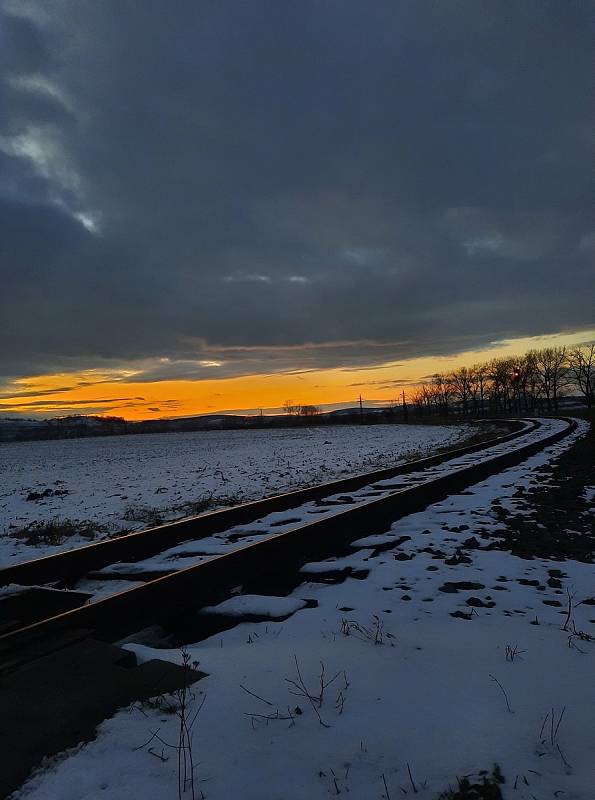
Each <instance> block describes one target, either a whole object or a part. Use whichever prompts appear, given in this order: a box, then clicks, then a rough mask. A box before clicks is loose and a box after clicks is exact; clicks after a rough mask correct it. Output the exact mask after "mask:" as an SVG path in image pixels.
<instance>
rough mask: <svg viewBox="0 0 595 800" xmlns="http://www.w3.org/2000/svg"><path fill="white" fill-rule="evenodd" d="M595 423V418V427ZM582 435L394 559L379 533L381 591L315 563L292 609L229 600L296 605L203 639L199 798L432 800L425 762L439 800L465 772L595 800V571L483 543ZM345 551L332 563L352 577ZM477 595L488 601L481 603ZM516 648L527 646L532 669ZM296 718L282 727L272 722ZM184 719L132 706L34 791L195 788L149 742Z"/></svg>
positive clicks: (144, 651)
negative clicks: (552, 579) (326, 573)
mask: <svg viewBox="0 0 595 800" xmlns="http://www.w3.org/2000/svg"><path fill="white" fill-rule="evenodd" d="M585 427H586V426H585V423H579V431H578V433H577V434H576V436H578V435H580V434H581V433H582V432H583V431H584V430H585ZM569 444H570V442H569V440H568V439H567V440H565V441H563V442H561V443H559V444H557V445H554V446H551V447H549V448H548V449H547V450H546V451H544V452H542V453H539V454H538V455H536V456H534V457H531V458H530V459H528V460H526V461H525V462H524V463H523V464H521V465H519V466H517V467H513V468H510V469H508V470H506V471H504V472H502V473H500V474H498V475H496V476H493V477H491V478H489V479H487V480H485V481H483V482H481V483H479V484H477V485H475V486H473V487H471V488H470V489H469V490H468V493H465V494H461V495H454V496H451V497H450V498H448V499H447V500H444V501H443V502H441V503H436V504H434V505H432V506H430V507H428V508H427V509H426V510H424V511H422V512H419V513H416V514H412V515H410V516H408V517H405V518H403V519H401V520H399V521H397V522H395V523H394V525H393V526H392V530H391V531H390V532H389V533H392V534H393V535H394V536H396V537H399V540H401V539H400V537H403V536H410V537H411V539H410V540H407V541H403V542H402V544H401V545H399V546H396V547H395V548H394V550H390V549H389V550H387V549H385V547H384V546H385V545H386V544H387V542H388V537H389V533H387V534H386V538H385V539H383V538H382V537H377V536H375V535H374V536H369V535H367V532H366V531H365V530H362V531H361V534H362V535H361V539H360V541H359V542H354V543H353V545H352V549H353V550H354V554H353V556H354V559H355V561H353V562H350V563H352V564H353V563H357V565H358V567H362V566H363V567H365V568H366V569H368V570H369V574H368V577H367V578H366V579H365V580H354V579H351V578H349V577H347V579H346V580H344V581H343V582H341V583H336V584H329V583H320V582H317V581H316V575H315V573H314V572H312V573H311V574H310V573H309V574H308V575H305V576H304V580H305V581H306V582H305V583H303V584H302V585H300V586H299V587H298V588H296V589H295V590H294V591H293V592H292V593H291V594H290V595H289V596H288V597H287V598H276V597H267V598H258V599H255V598H254V597H245V598H244V599H242V597H241V596H238V597H234V598H232V601H228V602H230V603H231V607H232V608H240V606H241V604H242V602H245V603H246V607H247V608H248V609H250V612H249V613H252V612H253V611H254V609H258V611H260V612H262V611H263V610H264V611H267V610H268V611H273V610H278V609H279V608H280V606H279V602H287V603H289V604H293V606H291V607H292V608H293V611H290V612H289V613H291V616H290V617H289V618H288V619H286V620H285V621H282V622H275V621H271V620H269V621H268V622H266V623H264V622H263V623H256V622H243V623H240V624H238V625H236V626H235V627H234V628H232V629H230V630H225V631H223V632H221V633H217V634H215V635H213V636H211V637H210V638H208V639H206V640H205V641H202V642H198V643H196V644H190V645H188V648H187V649H188V653H189V655H190V657H191V659H192V660H198V661H199V663H200V669H202V670H203V671H205V672H207V673H208V677H206V678H205V679H203V680H202V681H200V682H199V683H197V684H196V685H195V686H194V687H193V689H194V693H195V695H196V698H195V700H194V705H195V707H198V703H199V702H200V701H201V699H202V698H203V697H204V696H205V695H206V701H205V704H204V706H203V708H202V710H201V711H200V714H199V716H198V719H197V722H196V726H195V728H194V731H195V733H194V758H195V762H196V763H197V764H198V767H197V770H196V785H197V797H200V796H201V794H200V792H203V793H204V797H205V798H206V799H207V800H223V798H225V799H226V798H230V797H233V798H242V799H243V800H305V798H308V800H309V799H310V798H328V797H335V796H337V794H338V793H339V792H340V794H341V795H348V796H349V797H351V798H354V800H369V799H370V800H374V799H377V800H381V798H384V800H386V797H387V795H386V792H385V788H384V781H386V786H387V788H388V792H389V795H390V798H396V797H401V796H402V795H404V794H408V795H409V796H412V795H413V793H414V792H413V788H412V784H411V779H410V776H409V770H410V771H411V777H412V779H413V781H414V782H415V787H416V794H415V797H416V798H418V800H436V798H437V797H438V796H439V794H440V792H442V791H444V790H445V789H446V788H447V787H448V786H449V784H450V785H451V786H455V785H456V780H455V776H457V775H458V776H462V775H464V774H467V773H477V771H478V770H480V769H487V770H491V769H492V766H493V764H494V763H497V764H499V765H500V767H501V769H502V771H503V773H504V775H505V777H506V783H505V784H504V785H503V787H502V791H503V795H504V798H505V800H512V799H513V798H514V800H531V799H532V798H533V799H534V798H538V799H539V800H553V798H554V797H558V798H564V800H592V798H593V786H594V785H595V763H594V761H593V757H592V754H593V751H594V749H595V727H594V726H593V724H592V723H593V710H594V708H595V683H594V682H593V680H592V675H593V668H594V666H595V663H594V661H595V643H592V642H590V641H586V640H583V641H581V640H579V639H577V638H576V637H574V638H573V639H570V640H569V632H568V631H564V630H562V627H563V623H564V620H565V617H566V608H565V605H566V589H568V590H569V591H570V592H571V594H574V595H575V598H576V600H575V602H576V605H575V607H574V609H573V618H574V622H575V624H576V628H577V630H579V631H587V632H590V633H591V634H595V619H594V618H595V610H594V609H593V606H591V605H586V604H579V602H580V601H581V600H583V599H586V598H590V597H593V596H595V567H594V566H593V565H592V564H587V563H579V562H574V561H568V560H567V561H563V562H561V561H550V560H547V559H541V558H535V559H532V560H523V559H520V558H518V557H516V556H513V555H511V554H510V553H507V552H503V551H500V550H486V549H482V548H484V547H485V546H486V544H489V541H490V540H489V538H488V539H487V540H486V539H484V538H483V537H482V532H483V531H487V535H488V536H489V532H490V531H495V530H497V529H499V528H501V526H502V525H501V522H499V521H498V518H497V516H496V514H495V512H494V510H493V506H492V504H493V503H494V501H499V502H505V501H510V500H511V498H512V497H513V495H515V494H516V492H517V489H519V488H522V489H524V490H527V489H530V488H531V487H532V486H535V485H538V484H540V483H541V481H542V478H543V477H544V475H543V472H540V471H538V470H540V469H541V468H543V467H544V465H547V464H548V463H549V462H550V461H551V460H552V459H553V458H555V456H556V455H557V454H559V453H561V452H563V450H564V449H565V448H566V447H567V446H568V445H569ZM526 501H527V502H528V503H529V502H530V495H527V498H526ZM461 528H463V530H461ZM470 536H476V537H477V538H478V541H479V543H480V548H479V549H466V550H465V551H464V552H465V554H466V555H467V556H469V558H470V559H471V563H458V564H454V565H451V566H447V565H446V564H445V563H444V562H445V560H446V559H447V558H448V557H449V556H452V555H453V554H454V553H455V552H457V550H458V549H459V548H460V546H461V544H462V542H463V541H464V540H466V539H467V538H469V537H470ZM401 541H402V540H401ZM380 545H382V546H383V548H382V550H380V549H379V550H378V551H375V550H374V548H375V547H376V546H380ZM362 548H363V549H362ZM400 554H405V555H406V556H411V558H409V559H407V560H399V559H397V558H395V556H399V555H400ZM345 558H346V557H345V556H341V557H340V558H337V559H327V560H325V561H323V562H317V563H319V564H320V565H323V566H324V570H327V569H333V568H334V569H337V568H340V566H341V565H345ZM347 558H349V557H347ZM308 567H314V568H315V565H313V564H312V565H308ZM322 568H323V567H322V566H321V567H320V569H322ZM434 568H436V569H434ZM554 569H556V570H560V571H561V572H562V577H561V578H560V580H561V581H562V584H563V585H562V587H561V588H556V587H555V586H550V585H549V584H548V583H547V579H548V575H549V570H554ZM519 581H525V583H520V582H519ZM527 581H537V583H538V585H537V586H535V585H530V584H528V583H527ZM460 582H466V583H472V584H476V585H477V584H479V585H480V587H481V588H474V589H465V588H463V587H457V586H456V584H457V583H460ZM447 583H448V584H450V587H447V586H446V584H447ZM453 584H454V589H455V591H452V589H453V586H452V585H453ZM445 588H450V589H451V591H441V589H445ZM457 588H458V590H457ZM474 598H476V599H477V600H479V601H481V603H484V604H486V605H484V606H483V607H481V606H478V605H477V604H475V605H470V604H469V603H468V602H467V601H469V600H471V601H472V602H473V603H475V602H476V600H474ZM306 599H307V600H308V601H309V602H308V606H307V607H306ZM312 600H315V601H316V602H317V605H316V606H314V605H313V603H312ZM545 601H547V602H545ZM551 602H558V603H560V605H559V606H552V605H551V604H550V603H551ZM491 603H494V604H495V605H494V606H492V607H487V604H491ZM238 604H239V605H238ZM224 605H225V604H223V606H224ZM298 605H301V608H300V609H298ZM218 608H219V609H221V606H218ZM288 608H290V606H289V605H288V606H286V607H285V609H286V610H287V609H288ZM456 612H462V613H464V614H465V615H466V616H469V614H470V613H471V612H473V613H472V614H471V616H470V617H469V619H466V618H455V617H453V616H451V615H452V614H453V613H456ZM536 620H537V621H538V623H539V624H533V623H534V622H535V621H536ZM346 633H349V635H346ZM375 640H376V641H378V640H380V641H381V642H382V643H381V644H376V643H375ZM143 642H144V643H142V644H141V643H140V642H136V643H135V642H134V641H129V643H128V644H126V645H125V646H126V647H127V648H128V649H130V650H132V651H133V652H135V653H136V654H137V657H138V659H139V660H141V661H142V660H149V659H152V658H154V657H160V658H164V659H170V660H173V661H179V660H180V659H181V654H180V652H179V651H178V650H167V649H160V648H159V647H157V646H156V645H155V646H150V645H149V643H147V639H146V638H145V639H143ZM507 645H510V646H512V647H514V646H517V647H518V649H519V650H520V651H522V652H520V653H519V655H517V656H516V657H515V658H514V660H513V661H510V660H507V658H506V646H507ZM321 662H322V663H323V664H324V668H325V676H326V678H325V680H326V681H329V683H328V684H327V686H326V688H325V691H324V694H323V698H322V702H321V704H320V707H319V708H318V712H319V714H320V721H319V719H318V717H317V715H316V713H315V711H314V710H313V708H312V705H311V703H310V702H309V701H308V699H307V698H306V697H304V696H299V692H298V695H297V696H296V694H295V692H296V683H298V684H299V675H301V676H302V678H303V680H304V682H305V683H306V684H307V686H308V688H309V692H310V694H311V695H312V696H315V695H317V694H319V692H320V674H321ZM298 668H299V675H298ZM335 676H336V677H335ZM333 678H334V679H333ZM288 681H289V682H288ZM292 681H293V683H292ZM504 693H505V694H506V697H505V695H504ZM507 704H509V706H510V710H509V708H508V706H507ZM315 705H317V704H316V703H315ZM296 707H299V712H298V711H297V710H296ZM277 710H278V711H279V718H270V719H266V717H267V716H268V717H274V716H275V712H276V711H277ZM562 712H563V716H562V721H561V722H560V725H559V728H558V731H557V733H556V734H554V730H553V729H554V727H555V726H552V725H551V716H552V713H553V715H554V717H555V719H556V721H557V720H558V719H559V718H560V715H561V714H562ZM548 715H549V716H548ZM544 720H545V725H544ZM321 721H322V722H323V723H324V724H321ZM177 724H178V723H177V720H176V718H175V716H172V715H166V714H164V713H162V712H160V711H159V709H155V708H149V707H148V706H144V707H142V708H140V707H139V706H138V705H137V706H133V707H131V708H129V709H126V710H124V711H122V712H120V713H118V714H116V715H115V716H114V717H113V718H112V719H110V720H107V721H106V722H105V723H103V724H102V726H101V727H100V730H99V733H98V736H97V739H96V740H95V741H93V742H91V743H89V744H87V745H84V746H81V747H79V748H75V749H74V750H73V751H70V752H69V753H66V754H64V755H63V756H62V757H60V758H57V759H55V760H53V761H52V762H50V763H49V764H47V765H46V766H45V768H44V769H43V770H41V771H40V772H38V773H37V774H36V775H34V776H33V777H32V779H31V780H30V781H29V782H28V783H27V784H26V785H25V786H24V787H23V789H22V790H21V791H20V792H17V793H16V795H15V800H16V798H18V799H19V800H21V798H23V799H24V798H27V800H54V798H57V797H59V798H61V800H98V798H103V800H128V798H130V797H143V800H158V799H159V800H163V798H168V797H176V796H177V757H176V753H175V751H173V750H171V749H168V748H167V747H166V746H161V745H158V746H157V747H155V748H153V753H151V752H150V748H149V747H148V746H145V747H142V745H143V743H144V742H147V740H148V739H149V738H150V736H151V733H152V732H153V731H156V730H158V731H159V736H160V737H161V738H163V739H164V740H165V741H169V742H174V741H176V740H177ZM327 726H328V727H327ZM542 727H543V730H542ZM154 744H155V742H154ZM558 746H559V749H558ZM155 752H156V753H157V754H162V756H163V758H164V759H166V760H163V761H162V760H161V759H160V758H158V757H157V758H156V757H155ZM190 796H191V795H190V793H189V792H186V793H185V795H183V797H188V798H189V797H190Z"/></svg>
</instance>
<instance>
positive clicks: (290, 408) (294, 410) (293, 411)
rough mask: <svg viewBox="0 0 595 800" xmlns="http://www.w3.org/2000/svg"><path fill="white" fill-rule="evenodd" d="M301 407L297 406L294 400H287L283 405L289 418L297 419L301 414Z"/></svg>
mask: <svg viewBox="0 0 595 800" xmlns="http://www.w3.org/2000/svg"><path fill="white" fill-rule="evenodd" d="M300 408H301V406H299V405H295V404H294V402H293V400H286V401H285V402H284V403H283V410H284V411H285V413H286V414H287V416H289V417H297V416H298V414H299V413H300Z"/></svg>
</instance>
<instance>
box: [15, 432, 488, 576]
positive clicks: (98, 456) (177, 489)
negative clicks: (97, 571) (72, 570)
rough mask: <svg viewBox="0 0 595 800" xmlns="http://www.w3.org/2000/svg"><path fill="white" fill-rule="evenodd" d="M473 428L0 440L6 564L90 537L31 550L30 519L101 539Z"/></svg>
mask: <svg viewBox="0 0 595 800" xmlns="http://www.w3.org/2000/svg"><path fill="white" fill-rule="evenodd" d="M472 430H473V429H472V428H471V427H470V426H468V425H461V426H452V427H443V426H441V427H434V426H419V425H417V426H416V425H410V426H403V425H377V426H370V427H361V426H336V427H321V428H300V429H295V428H292V429H287V430H274V431H265V430H256V431H213V432H209V433H170V434H155V435H144V436H121V437H105V438H97V439H74V440H67V441H48V442H20V443H11V444H1V445H0V564H2V563H8V562H14V561H19V560H25V559H29V558H34V557H36V556H39V555H43V554H45V553H46V552H55V551H57V550H58V549H67V548H69V547H75V546H78V545H80V544H85V543H87V541H88V540H87V539H84V538H81V537H80V536H78V535H75V536H72V537H71V538H69V539H68V540H67V541H65V542H64V543H62V544H60V545H58V546H57V547H54V546H47V545H40V546H37V547H34V548H33V547H30V546H27V545H26V544H25V543H24V542H23V541H22V540H17V539H15V538H14V533H15V532H16V531H17V530H20V529H23V528H25V527H27V526H28V525H30V524H31V523H36V522H45V521H50V520H72V521H73V522H75V523H77V522H81V521H87V520H88V521H90V522H91V523H92V524H93V525H97V526H104V530H102V531H99V532H98V533H97V537H98V538H100V537H101V536H102V535H106V534H107V533H109V532H116V531H121V530H125V529H135V528H136V529H138V528H143V527H148V526H149V525H151V524H157V523H158V522H159V521H161V520H163V521H166V520H170V519H174V518H176V517H181V516H188V515H191V514H194V513H199V512H200V511H203V510H204V509H205V507H208V508H214V507H216V506H220V505H227V504H230V503H240V502H242V501H245V500H251V499H255V498H260V497H263V496H266V495H269V494H275V493H278V492H283V491H288V490H290V489H295V488H298V487H303V486H308V485H312V484H315V483H320V482H323V481H328V480H332V479H334V478H339V477H345V476H346V475H352V474H356V473H358V472H363V471H366V470H371V469H374V468H377V467H378V468H379V467H383V466H390V465H392V464H395V463H398V462H399V461H402V460H405V459H407V458H410V457H413V456H416V455H426V454H427V453H429V452H431V451H432V450H434V449H436V448H438V447H444V446H454V445H455V444H457V443H458V442H460V441H461V440H462V439H463V438H465V437H466V436H468V435H470V433H471V432H472ZM207 504H208V505H207ZM11 534H12V535H11Z"/></svg>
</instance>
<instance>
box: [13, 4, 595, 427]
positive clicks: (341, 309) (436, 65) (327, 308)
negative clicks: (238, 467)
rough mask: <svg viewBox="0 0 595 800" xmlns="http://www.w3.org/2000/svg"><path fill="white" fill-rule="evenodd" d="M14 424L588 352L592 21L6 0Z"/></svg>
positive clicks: (594, 257)
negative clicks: (554, 350) (557, 351)
mask: <svg viewBox="0 0 595 800" xmlns="http://www.w3.org/2000/svg"><path fill="white" fill-rule="evenodd" d="M0 9H1V10H0V415H13V416H14V415H15V414H23V415H25V416H39V415H42V416H47V415H59V414H65V413H104V414H112V413H114V414H118V415H121V416H125V417H127V418H129V419H139V418H151V417H161V416H176V415H188V414H193V413H207V412H213V411H217V410H236V409H237V410H242V409H248V410H253V409H258V408H261V407H264V408H266V409H274V408H277V407H280V406H282V404H283V402H284V400H286V399H290V398H291V399H293V400H294V401H295V402H302V403H314V404H319V405H325V404H341V403H349V404H352V403H353V401H354V400H355V399H357V397H358V396H359V394H360V393H361V394H362V395H363V396H364V398H365V399H366V400H369V401H370V402H381V401H385V400H388V399H391V398H392V397H393V396H396V395H397V394H398V392H400V391H401V390H402V388H403V387H409V386H411V385H412V384H414V383H415V381H417V380H419V379H420V378H421V377H423V376H424V375H427V374H431V373H432V372H436V371H441V370H442V369H444V368H450V367H451V366H453V365H458V364H459V363H472V362H473V361H478V360H481V359H484V358H489V357H490V356H491V355H493V354H501V353H511V352H514V351H517V352H522V351H523V350H524V349H526V348H527V347H528V346H534V345H535V343H536V342H537V343H539V342H546V343H548V344H549V343H553V344H557V343H558V344H559V343H569V342H577V341H586V340H591V339H593V338H595V302H594V296H595V291H594V289H595V215H594V213H593V212H594V210H595V208H594V198H595V186H594V183H595V181H594V171H593V163H592V161H593V159H592V156H593V148H592V142H593V130H594V127H593V123H594V119H593V115H594V109H595V105H594V104H593V97H594V93H593V89H594V86H593V70H592V42H593V34H594V33H595V30H594V28H595V16H594V15H593V13H592V12H593V8H592V5H591V4H590V3H588V2H584V0H565V1H564V2H560V0H556V1H555V2H549V0H535V1H534V0H524V1H523V2H522V3H518V2H516V1H513V0H489V1H488V0H448V2H436V1H435V0H431V1H430V0H387V1H386V2H384V0H372V2H370V0H358V1H357V2H355V0H301V1H300V2H299V3H295V2H292V1H291V0H275V2H270V0H267V2H264V0H251V2H249V3H246V2H244V1H243V0H237V1H235V0H201V2H196V0H173V2H169V1H168V2H165V0H101V2H97V1H96V0H42V1H41V2H35V0H0Z"/></svg>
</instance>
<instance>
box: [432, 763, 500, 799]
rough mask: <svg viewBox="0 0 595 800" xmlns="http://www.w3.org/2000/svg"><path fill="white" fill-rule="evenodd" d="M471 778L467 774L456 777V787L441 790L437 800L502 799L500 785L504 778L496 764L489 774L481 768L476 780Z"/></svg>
mask: <svg viewBox="0 0 595 800" xmlns="http://www.w3.org/2000/svg"><path fill="white" fill-rule="evenodd" d="M472 780H473V779H472V778H471V777H470V776H468V775H466V776H465V777H464V778H457V784H458V786H457V788H456V789H448V790H447V791H446V792H443V793H442V794H441V795H440V797H439V798H438V800H502V792H501V790H500V785H501V784H502V783H504V778H503V777H502V773H501V772H500V767H499V766H498V765H497V764H495V765H494V769H493V770H492V774H491V775H488V773H487V771H486V770H482V771H481V772H480V773H479V775H478V780H477V782H475V783H472Z"/></svg>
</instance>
